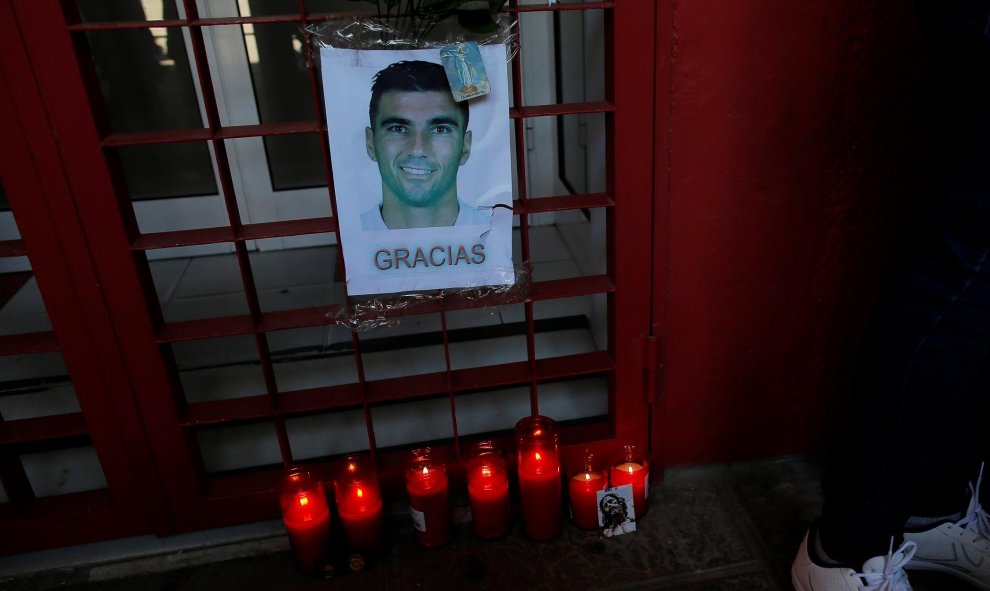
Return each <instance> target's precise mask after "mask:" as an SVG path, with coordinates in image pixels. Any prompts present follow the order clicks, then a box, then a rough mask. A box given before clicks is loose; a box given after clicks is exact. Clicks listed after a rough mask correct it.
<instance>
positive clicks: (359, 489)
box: [356, 487, 364, 499]
mask: <svg viewBox="0 0 990 591" xmlns="http://www.w3.org/2000/svg"><path fill="white" fill-rule="evenodd" d="M356 494H357V498H359V499H360V498H361V497H363V496H364V491H363V490H361V487H358V489H357V493H356Z"/></svg>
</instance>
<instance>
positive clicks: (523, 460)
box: [516, 415, 561, 541]
mask: <svg viewBox="0 0 990 591" xmlns="http://www.w3.org/2000/svg"><path fill="white" fill-rule="evenodd" d="M516 452H517V454H518V470H519V495H520V497H521V500H522V514H523V529H524V530H525V531H526V535H528V536H529V537H530V538H532V539H534V540H538V541H546V540H551V539H553V538H554V537H556V536H557V534H558V533H560V521H561V520H560V507H561V486H560V456H559V451H558V439H557V424H556V423H555V422H554V421H553V419H550V418H548V417H544V416H539V415H537V416H531V417H526V418H524V419H522V420H520V421H519V422H518V423H516Z"/></svg>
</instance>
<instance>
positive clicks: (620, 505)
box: [597, 484, 636, 538]
mask: <svg viewBox="0 0 990 591" xmlns="http://www.w3.org/2000/svg"><path fill="white" fill-rule="evenodd" d="M597 498H598V525H599V526H600V527H601V531H602V535H603V536H604V537H606V538H611V537H612V536H621V535H622V534H628V533H630V532H634V531H636V509H635V505H633V492H632V485H631V484H623V485H622V486H618V487H615V488H606V489H605V490H600V491H598V497H597Z"/></svg>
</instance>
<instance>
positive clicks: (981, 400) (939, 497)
mask: <svg viewBox="0 0 990 591" xmlns="http://www.w3.org/2000/svg"><path fill="white" fill-rule="evenodd" d="M962 408H963V409H964V412H961V413H959V414H958V415H957V416H955V417H954V418H953V419H952V428H951V429H949V430H948V432H947V433H945V434H944V436H943V437H942V438H941V440H940V441H939V447H938V451H937V457H938V461H937V462H936V463H935V465H933V466H931V468H930V469H929V471H928V473H927V478H926V480H925V481H924V482H922V484H921V488H920V489H919V491H918V494H917V495H916V496H915V498H914V500H913V502H912V504H911V514H912V517H914V518H937V517H942V516H949V515H954V514H958V513H959V512H960V511H962V510H963V509H965V508H966V505H967V504H968V503H969V497H970V492H969V485H970V484H974V485H975V482H976V479H977V476H979V471H980V465H981V464H983V463H988V464H990V436H988V435H987V432H986V429H987V419H988V417H990V360H987V362H985V363H984V364H983V368H982V369H981V372H980V374H979V375H978V376H977V378H976V380H975V382H974V383H973V385H972V386H971V387H970V389H969V393H968V395H967V400H966V401H965V402H964V403H963V404H962ZM984 474H986V476H985V477H984V481H987V480H988V477H990V466H988V467H987V468H986V469H985V470H984ZM981 492H982V501H983V504H984V506H990V505H987V499H988V498H990V497H988V494H990V486H984V487H983V490H982V491H981Z"/></svg>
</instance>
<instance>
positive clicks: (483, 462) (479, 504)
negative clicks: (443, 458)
mask: <svg viewBox="0 0 990 591" xmlns="http://www.w3.org/2000/svg"><path fill="white" fill-rule="evenodd" d="M467 481H468V496H470V497H471V517H472V520H473V522H474V533H475V534H477V535H478V536H480V537H482V538H498V537H501V536H504V535H505V534H507V533H508V532H509V478H508V476H507V475H506V473H505V460H504V459H502V455H501V454H500V453H499V451H498V448H497V447H495V444H494V443H492V442H491V441H482V442H479V443H478V444H476V445H475V446H474V447H473V448H471V451H470V452H469V456H468V460H467Z"/></svg>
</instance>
